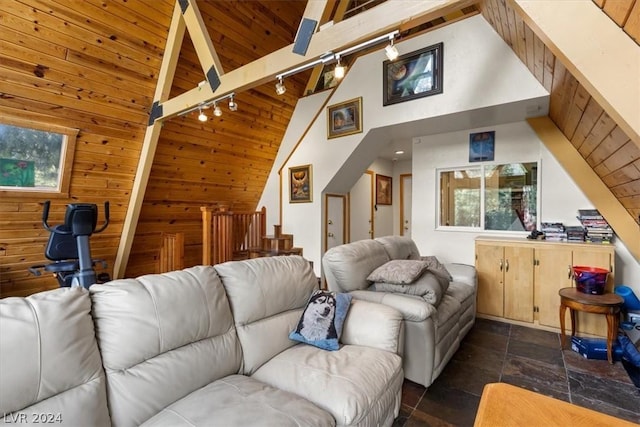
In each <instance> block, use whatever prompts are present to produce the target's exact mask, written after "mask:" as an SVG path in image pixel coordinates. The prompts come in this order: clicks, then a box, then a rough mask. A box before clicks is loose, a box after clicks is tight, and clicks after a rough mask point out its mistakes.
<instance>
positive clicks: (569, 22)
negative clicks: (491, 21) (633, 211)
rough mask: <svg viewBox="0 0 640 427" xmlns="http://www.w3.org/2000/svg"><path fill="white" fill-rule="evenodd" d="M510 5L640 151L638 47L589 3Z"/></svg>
mask: <svg viewBox="0 0 640 427" xmlns="http://www.w3.org/2000/svg"><path fill="white" fill-rule="evenodd" d="M509 4H510V5H511V6H512V7H513V9H514V10H515V11H516V12H517V13H518V14H519V15H520V16H521V17H522V19H523V20H524V21H525V22H526V23H527V25H528V26H529V27H530V28H531V29H532V30H533V32H534V33H535V34H536V35H537V36H538V37H540V39H541V40H542V41H543V42H544V43H545V45H546V46H547V47H548V48H549V49H550V50H551V52H553V54H554V55H555V56H556V57H557V58H558V59H560V61H562V64H563V65H564V66H565V67H566V68H567V69H568V70H569V71H570V72H571V74H573V75H574V76H575V77H576V78H577V79H578V81H579V82H580V84H582V85H583V86H584V87H585V88H586V89H587V91H588V92H589V94H590V95H591V96H593V97H594V98H595V100H596V101H598V104H600V105H601V106H602V108H603V109H604V111H605V112H606V113H607V114H608V115H609V116H610V117H612V118H613V119H614V121H615V122H616V123H617V124H618V126H620V128H621V129H622V130H624V132H625V133H626V134H627V135H628V136H629V138H631V140H632V141H634V143H635V144H636V145H637V146H638V147H640V47H639V46H638V45H637V44H636V43H635V42H634V41H633V40H632V39H631V37H629V36H628V35H626V34H625V33H624V31H622V30H621V29H620V27H618V26H617V25H616V24H615V23H614V22H613V21H612V20H611V18H609V17H608V16H607V15H606V14H604V13H602V11H601V10H600V9H599V8H598V7H597V6H596V5H595V4H594V3H593V2H591V1H558V2H554V3H553V7H551V6H550V5H549V2H545V1H539V0H509ZM569 16H570V17H571V18H570V19H567V17H569Z"/></svg>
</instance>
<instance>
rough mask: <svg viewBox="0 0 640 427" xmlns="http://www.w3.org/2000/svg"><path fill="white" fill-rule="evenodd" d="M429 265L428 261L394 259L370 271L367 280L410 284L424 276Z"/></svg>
mask: <svg viewBox="0 0 640 427" xmlns="http://www.w3.org/2000/svg"><path fill="white" fill-rule="evenodd" d="M427 267H428V263H427V262H425V261H420V260H408V259H392V260H390V261H387V262H385V263H384V264H382V265H381V266H380V267H378V268H376V269H375V270H373V271H372V272H371V273H369V275H368V276H367V280H368V281H370V282H376V283H390V284H395V285H408V284H411V283H413V282H415V281H416V280H417V279H418V278H419V277H420V276H422V273H424V271H425V270H426V269H427Z"/></svg>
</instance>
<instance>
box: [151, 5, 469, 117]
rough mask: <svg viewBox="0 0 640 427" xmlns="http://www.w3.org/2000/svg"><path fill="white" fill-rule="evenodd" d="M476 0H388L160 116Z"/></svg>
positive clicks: (169, 106) (194, 92)
mask: <svg viewBox="0 0 640 427" xmlns="http://www.w3.org/2000/svg"><path fill="white" fill-rule="evenodd" d="M476 2H477V0H432V1H415V0H393V1H387V2H385V3H382V4H380V5H378V6H376V7H374V8H372V9H370V10H367V11H365V12H362V13H360V14H358V15H355V16H354V17H352V18H349V19H346V20H344V21H342V22H339V23H337V24H335V25H333V26H332V27H329V28H327V29H325V30H323V31H320V32H318V33H316V34H315V35H314V36H313V38H312V40H311V43H310V44H309V48H308V50H307V54H306V56H305V57H301V56H300V55H296V54H295V53H293V52H292V45H289V46H286V47H284V48H282V49H279V50H277V51H275V52H273V53H271V54H269V55H267V56H264V57H262V58H260V59H257V60H255V61H253V62H251V63H249V64H246V65H244V66H242V67H240V68H237V69H235V70H232V71H229V72H227V73H226V74H225V75H224V76H221V78H220V81H221V84H220V87H219V88H218V89H217V90H215V92H214V91H213V90H211V88H208V87H204V88H202V89H201V88H193V89H191V90H189V91H187V92H185V93H183V94H181V95H178V96H176V97H174V98H172V99H170V100H167V101H166V102H164V103H163V104H162V108H163V115H162V117H158V118H157V119H158V120H165V119H168V118H171V117H174V116H176V115H178V114H179V113H181V112H183V111H186V110H188V109H189V108H192V107H194V106H196V105H198V104H200V103H203V102H207V101H210V100H212V99H215V98H218V97H220V96H224V95H227V94H229V93H231V92H234V91H236V92H242V91H246V90H248V89H251V88H254V87H256V86H259V85H261V84H264V83H266V82H268V81H269V80H275V76H276V75H277V74H280V73H282V72H284V71H287V70H289V69H292V68H294V67H297V66H299V65H303V64H305V63H308V62H311V61H313V60H315V59H317V58H319V57H320V55H322V54H324V53H326V52H329V51H335V50H341V49H344V48H346V47H349V46H353V45H355V44H357V43H361V42H364V41H366V40H369V39H371V38H373V37H376V36H379V35H381V34H384V33H386V32H389V31H392V30H394V29H397V28H399V27H401V26H406V25H407V24H408V23H410V22H412V21H414V20H423V19H428V20H432V19H435V18H438V17H440V16H442V15H443V13H442V12H441V10H442V9H443V8H447V10H449V9H448V8H450V7H456V8H463V7H466V6H469V5H471V4H474V3H476Z"/></svg>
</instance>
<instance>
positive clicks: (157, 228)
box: [0, 0, 308, 297]
mask: <svg viewBox="0 0 640 427" xmlns="http://www.w3.org/2000/svg"><path fill="white" fill-rule="evenodd" d="M174 2H175V1H174V0H154V1H153V2H150V1H147V0H109V1H102V0H86V1H82V2H68V1H67V0H11V1H0V115H1V116H7V117H18V118H26V119H29V120H38V121H44V122H45V123H53V124H57V125H61V126H66V127H71V128H77V129H79V130H80V131H79V135H78V140H77V146H76V153H75V159H74V163H73V171H72V177H71V190H70V192H71V197H69V198H58V199H55V200H53V201H52V206H51V214H50V222H51V223H53V224H56V223H59V222H61V221H62V218H63V214H64V210H65V205H66V204H68V203H72V202H84V203H98V204H99V206H102V204H103V202H104V201H105V200H108V201H109V202H110V203H111V224H110V225H109V228H108V229H107V230H106V231H104V232H103V233H101V234H98V235H94V236H93V237H92V238H91V245H92V254H93V255H94V257H102V258H105V259H106V260H107V262H108V263H109V273H111V269H112V267H113V262H114V260H115V255H116V252H117V248H118V244H119V241H120V233H121V231H122V224H123V221H124V217H125V214H126V209H127V205H128V203H129V198H130V195H131V194H130V193H131V189H132V185H133V179H134V176H135V171H136V168H137V165H138V157H139V155H140V150H141V146H142V141H143V138H144V134H145V130H146V125H147V121H148V117H149V115H148V114H149V108H150V106H151V104H152V102H153V94H154V91H155V87H156V81H157V73H158V71H159V69H160V64H161V61H162V54H163V51H164V48H165V44H166V38H167V33H168V28H169V24H170V22H171V17H172V14H173V7H174ZM198 6H199V8H200V9H201V11H202V12H203V18H204V20H205V22H206V23H207V25H208V26H209V28H210V35H211V37H212V40H213V43H214V45H215V47H216V49H217V51H218V55H219V56H220V58H221V61H222V64H223V67H224V68H225V70H232V69H234V68H236V67H238V66H240V65H243V64H246V63H248V62H250V61H252V60H254V59H256V58H259V57H261V56H263V55H265V54H267V53H270V52H272V51H274V50H276V49H279V48H281V47H283V46H286V45H288V44H290V43H292V42H293V40H294V37H295V32H296V30H297V26H298V22H299V20H300V17H301V16H302V13H303V11H304V8H305V6H306V2H303V1H300V2H271V1H253V2H239V1H225V2H209V1H198ZM307 77H308V76H305V75H304V74H301V75H299V76H296V77H295V78H292V79H287V82H286V84H287V88H288V91H287V93H286V94H285V95H284V96H280V97H277V96H276V94H275V91H274V87H273V84H274V83H275V82H273V83H270V84H265V85H264V87H258V88H255V89H254V90H251V91H248V92H245V93H240V94H238V96H237V98H236V101H237V102H238V105H239V109H238V111H237V112H235V113H232V112H230V111H228V109H227V107H226V103H225V105H224V106H222V108H223V111H224V115H223V116H222V117H220V118H215V119H210V120H209V121H208V122H207V123H206V124H202V123H200V122H198V121H197V119H196V117H195V115H194V114H190V115H188V116H184V117H179V118H176V119H173V120H171V121H170V122H168V123H166V124H165V126H164V129H163V131H162V135H161V139H160V143H159V149H158V153H157V156H156V159H155V162H154V165H153V167H152V173H151V179H150V182H149V188H148V191H147V193H146V197H145V202H144V206H143V209H142V215H141V218H140V223H139V226H138V229H137V233H136V238H135V241H134V245H133V248H132V255H131V259H130V262H129V269H128V270H127V273H126V274H127V276H129V277H131V276H137V275H139V274H145V273H154V272H157V271H159V268H160V266H159V251H160V248H161V233H162V232H169V233H175V232H183V233H184V234H185V241H186V242H187V246H186V248H185V263H186V265H194V264H197V263H199V261H200V256H201V241H202V235H201V225H200V222H201V219H200V206H201V205H203V204H211V205H217V204H225V205H227V206H230V207H233V208H237V209H241V210H252V209H255V208H256V205H257V203H258V199H259V197H260V195H261V192H262V189H263V187H264V184H265V182H266V176H267V174H268V173H269V171H270V169H271V165H272V163H273V159H274V157H275V153H276V152H277V149H278V146H279V144H280V141H281V139H282V135H283V134H284V130H285V129H286V126H287V123H288V121H289V118H290V116H291V114H292V111H293V108H294V106H295V103H296V102H297V99H298V97H299V96H300V95H301V94H302V91H303V90H304V86H305V84H306V78H307ZM202 80H204V77H203V73H202V71H201V67H200V66H199V63H198V61H197V58H196V55H195V52H194V50H193V48H192V46H191V42H190V40H189V38H188V37H185V40H184V48H183V51H182V53H181V57H180V61H179V64H178V69H177V72H176V77H175V79H174V87H173V91H172V94H173V95H175V94H177V93H180V92H182V91H184V90H187V89H191V88H193V87H195V86H196V85H197V83H198V82H200V81H202ZM208 113H209V115H210V116H211V114H210V111H209V112H208ZM43 201H44V200H41V199H39V198H25V197H20V198H7V197H2V200H0V297H5V296H12V295H28V294H31V293H34V292H38V291H41V290H45V289H52V288H55V287H57V282H56V281H55V279H53V278H52V277H49V276H41V277H35V276H33V275H30V273H29V272H28V270H27V269H28V267H29V266H31V265H34V264H41V263H44V262H46V260H45V258H44V247H45V244H46V241H47V238H48V235H49V233H48V232H47V231H45V230H44V229H43V228H42V225H41V223H40V220H41V216H42V203H43Z"/></svg>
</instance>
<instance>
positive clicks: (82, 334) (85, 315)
mask: <svg viewBox="0 0 640 427" xmlns="http://www.w3.org/2000/svg"><path fill="white" fill-rule="evenodd" d="M90 312H91V301H90V299H89V293H88V292H87V291H86V290H85V289H84V288H60V289H55V290H52V291H46V292H40V293H37V294H34V295H31V296H29V297H26V298H13V297H12V298H4V299H0V379H1V381H0V414H3V415H4V416H5V417H6V418H4V421H5V422H8V421H9V420H16V421H21V422H23V423H25V422H27V423H29V424H31V423H34V414H51V416H52V418H50V419H47V420H48V421H50V422H51V423H55V424H62V425H86V426H89V425H91V426H108V425H110V419H109V412H108V409H107V396H106V387H105V383H106V379H105V375H104V371H103V369H102V361H101V358H100V353H99V352H98V345H97V343H96V339H95V331H94V326H93V322H92V320H91V315H90ZM16 411H19V412H16ZM14 412H16V413H14ZM12 413H13V414H12ZM0 420H2V418H0ZM37 421H41V422H45V421H46V420H44V419H42V420H41V419H38V420H37ZM14 422H15V421H14Z"/></svg>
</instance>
